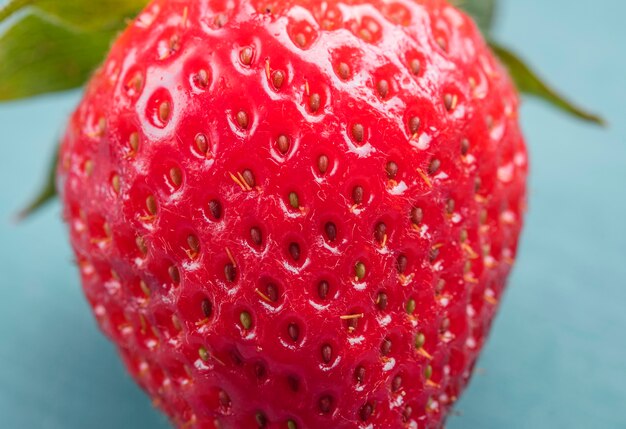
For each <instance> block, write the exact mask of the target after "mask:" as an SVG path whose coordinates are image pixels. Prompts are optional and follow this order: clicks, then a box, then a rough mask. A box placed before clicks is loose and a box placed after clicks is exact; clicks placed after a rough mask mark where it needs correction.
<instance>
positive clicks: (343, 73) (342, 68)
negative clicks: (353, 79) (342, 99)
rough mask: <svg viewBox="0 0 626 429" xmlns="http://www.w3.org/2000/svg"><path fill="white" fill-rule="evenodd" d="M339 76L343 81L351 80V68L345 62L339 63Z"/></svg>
mask: <svg viewBox="0 0 626 429" xmlns="http://www.w3.org/2000/svg"><path fill="white" fill-rule="evenodd" d="M337 74H338V75H339V77H340V78H341V79H343V80H347V79H349V78H350V66H349V65H348V64H346V63H344V62H341V63H339V65H338V66H337Z"/></svg>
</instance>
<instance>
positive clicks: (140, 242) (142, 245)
mask: <svg viewBox="0 0 626 429" xmlns="http://www.w3.org/2000/svg"><path fill="white" fill-rule="evenodd" d="M135 243H136V244H137V249H139V251H140V252H141V254H142V255H144V256H146V255H147V254H148V246H147V245H146V240H145V239H144V238H143V237H140V236H137V238H136V239H135Z"/></svg>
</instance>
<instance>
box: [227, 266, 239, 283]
mask: <svg viewBox="0 0 626 429" xmlns="http://www.w3.org/2000/svg"><path fill="white" fill-rule="evenodd" d="M224 277H225V278H226V281H227V282H229V283H233V282H234V281H235V278H236V277H237V269H236V268H235V266H234V265H233V263H232V262H228V263H227V264H226V265H224Z"/></svg>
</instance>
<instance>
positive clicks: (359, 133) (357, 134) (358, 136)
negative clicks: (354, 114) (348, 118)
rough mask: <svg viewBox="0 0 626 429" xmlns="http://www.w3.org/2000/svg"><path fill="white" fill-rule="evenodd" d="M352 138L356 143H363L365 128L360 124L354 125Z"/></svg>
mask: <svg viewBox="0 0 626 429" xmlns="http://www.w3.org/2000/svg"><path fill="white" fill-rule="evenodd" d="M352 138H353V139H354V141H355V142H357V143H363V140H364V139H365V128H364V127H363V125H361V124H354V125H353V126H352Z"/></svg>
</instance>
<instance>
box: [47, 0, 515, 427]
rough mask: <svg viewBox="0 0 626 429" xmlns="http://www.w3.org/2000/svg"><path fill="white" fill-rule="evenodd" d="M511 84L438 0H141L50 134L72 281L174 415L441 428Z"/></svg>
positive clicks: (489, 232) (507, 236) (495, 193)
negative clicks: (147, 1) (60, 134)
mask: <svg viewBox="0 0 626 429" xmlns="http://www.w3.org/2000/svg"><path fill="white" fill-rule="evenodd" d="M517 108H518V99H517V95H516V93H515V90H514V89H513V86H512V84H511V82H510V80H509V78H508V77H507V75H506V73H505V72H504V71H503V69H502V67H501V66H500V65H499V64H498V63H497V62H496V61H495V59H494V57H493V56H492V54H491V53H490V51H489V50H488V48H487V47H486V45H485V42H484V41H483V39H482V38H481V36H480V34H479V32H478V30H477V29H476V27H475V25H474V24H473V23H472V22H471V20H470V19H469V18H468V17H466V16H465V15H464V14H462V13H461V12H459V11H458V10H457V9H455V8H453V7H452V6H450V5H449V4H448V3H447V2H446V1H444V0H422V1H417V2H413V1H408V0H399V1H397V2H389V1H382V0H373V1H367V2H366V1H359V0H351V1H345V2H337V1H334V0H331V1H325V2H318V1H313V0H275V1H263V2H262V1H259V0H233V1H229V2H226V1H218V0H195V1H192V0H187V1H183V0H157V1H155V2H153V3H152V4H151V5H150V6H149V7H148V8H147V9H146V10H145V11H144V12H143V13H142V14H141V15H140V16H139V18H138V19H137V20H136V21H135V22H134V23H133V24H132V25H131V26H130V28H129V29H128V30H127V31H126V32H125V33H124V34H123V35H122V36H121V37H120V39H119V40H118V41H117V43H116V44H115V45H114V46H113V49H112V51H111V53H110V55H109V57H108V59H107V60H106V62H105V64H104V65H103V66H102V68H101V69H100V71H99V72H98V73H97V74H96V76H95V77H94V78H93V80H92V82H91V84H90V85H89V87H88V90H87V93H86V95H85V98H84V100H83V101H82V103H81V104H80V106H79V108H78V110H77V111H76V113H75V114H74V116H73V117H72V119H71V122H70V124H69V128H68V131H67V134H66V136H65V139H64V142H63V146H62V151H61V163H60V166H59V179H60V182H59V183H60V188H61V194H62V198H63V201H64V205H65V216H66V218H67V220H68V222H69V225H70V232H71V241H72V244H73V246H74V249H75V251H76V255H77V259H78V261H79V266H80V270H81V274H82V278H83V284H84V289H85V292H86V295H87V297H88V299H89V301H90V303H91V305H92V306H93V309H94V312H95V315H96V317H97V319H98V322H99V323H100V325H101V326H102V328H103V330H104V331H105V332H106V333H107V335H108V336H109V337H110V338H111V339H112V341H114V342H115V344H116V345H117V346H118V347H119V350H120V353H121V355H122V356H123V358H124V360H125V362H126V364H127V366H128V369H129V371H130V372H131V373H132V375H133V376H134V377H135V378H136V380H137V381H138V382H139V383H140V384H141V386H143V388H144V389H145V390H146V391H147V392H148V393H149V394H150V396H152V398H153V399H154V401H155V404H157V406H159V407H160V408H162V409H163V410H164V411H165V412H166V413H167V414H168V415H169V416H170V417H171V419H172V421H173V422H174V424H175V425H176V426H177V427H179V428H192V427H193V428H202V429H204V428H223V429H249V428H257V427H258V428H282V429H294V428H298V429H304V428H310V429H318V428H332V429H342V428H346V429H352V428H378V429H387V428H389V429H395V428H403V427H409V428H440V427H441V426H442V425H443V422H444V420H445V417H446V415H447V414H448V413H449V411H450V408H451V407H452V405H453V404H454V402H455V401H456V400H457V398H458V397H459V395H460V393H461V391H462V389H463V387H464V386H465V385H466V383H467V381H468V379H469V377H470V374H471V371H472V367H473V365H474V363H475V361H476V358H477V356H478V353H479V352H480V350H481V348H482V346H483V343H484V341H485V339H486V335H487V333H488V330H489V326H490V324H491V321H492V319H493V316H494V314H495V311H496V308H497V303H498V300H499V298H500V295H501V294H502V291H503V288H504V286H505V282H506V278H507V275H508V273H509V272H510V270H511V266H512V263H513V260H514V258H515V252H516V247H517V241H518V236H519V233H520V229H521V224H522V215H523V212H524V204H525V182H526V174H527V159H526V150H525V146H524V142H523V139H522V136H521V134H520V130H519V126H518V122H517V115H518V113H517Z"/></svg>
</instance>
